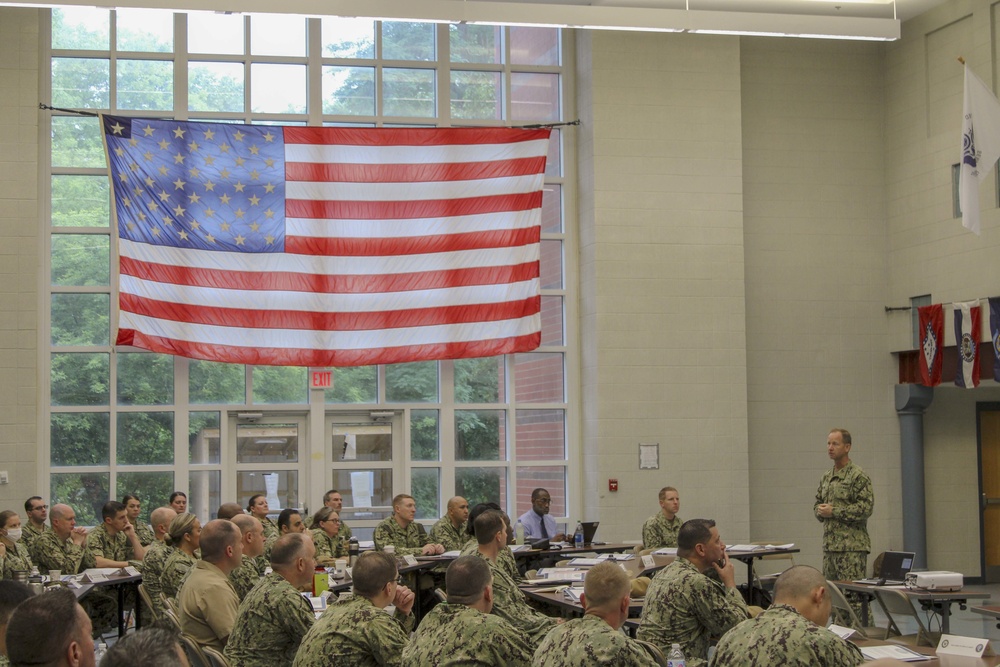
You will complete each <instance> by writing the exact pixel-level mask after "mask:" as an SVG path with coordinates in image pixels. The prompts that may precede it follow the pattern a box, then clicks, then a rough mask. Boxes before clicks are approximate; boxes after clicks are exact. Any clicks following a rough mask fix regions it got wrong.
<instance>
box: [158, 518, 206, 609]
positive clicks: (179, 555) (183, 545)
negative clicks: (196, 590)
mask: <svg viewBox="0 0 1000 667" xmlns="http://www.w3.org/2000/svg"><path fill="white" fill-rule="evenodd" d="M167 542H168V543H169V544H170V546H172V547H174V548H175V549H176V551H174V553H172V554H170V558H168V559H167V564H166V565H164V566H163V574H162V575H160V591H161V592H162V594H163V595H165V596H166V597H168V598H176V597H177V591H178V590H180V587H181V583H183V582H184V579H185V578H186V577H187V575H188V572H190V571H191V568H192V567H194V565H195V563H197V562H198V559H197V558H196V557H195V555H194V554H195V552H196V551H197V550H198V547H199V545H200V542H201V522H200V521H198V517H196V516H195V515H194V514H180V515H178V516H177V518H176V519H174V520H173V521H171V522H170V528H169V529H168V530H167Z"/></svg>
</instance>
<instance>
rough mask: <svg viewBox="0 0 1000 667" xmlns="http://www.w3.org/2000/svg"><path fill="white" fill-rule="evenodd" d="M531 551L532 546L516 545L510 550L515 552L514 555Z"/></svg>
mask: <svg viewBox="0 0 1000 667" xmlns="http://www.w3.org/2000/svg"><path fill="white" fill-rule="evenodd" d="M530 549H531V545H530V544H515V545H513V546H511V548H510V550H511V551H513V552H514V553H517V552H519V551H528V550H530Z"/></svg>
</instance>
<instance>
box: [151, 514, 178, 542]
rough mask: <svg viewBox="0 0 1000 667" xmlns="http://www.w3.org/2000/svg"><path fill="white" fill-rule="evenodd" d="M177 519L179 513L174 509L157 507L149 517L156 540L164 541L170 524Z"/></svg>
mask: <svg viewBox="0 0 1000 667" xmlns="http://www.w3.org/2000/svg"><path fill="white" fill-rule="evenodd" d="M176 518H177V512H175V511H174V509H173V508H172V507H157V508H156V509H155V510H153V511H152V513H151V514H150V515H149V523H150V524H152V526H153V532H154V533H156V539H158V540H161V541H162V540H163V537H164V535H166V534H167V530H168V529H169V528H170V522H171V521H173V520H174V519H176Z"/></svg>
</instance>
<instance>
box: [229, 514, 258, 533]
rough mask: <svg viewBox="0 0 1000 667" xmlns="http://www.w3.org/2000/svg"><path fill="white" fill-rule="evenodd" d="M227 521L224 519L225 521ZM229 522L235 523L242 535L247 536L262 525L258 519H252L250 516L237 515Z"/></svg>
mask: <svg viewBox="0 0 1000 667" xmlns="http://www.w3.org/2000/svg"><path fill="white" fill-rule="evenodd" d="M225 520H226V519H223V521H225ZM229 521H232V522H233V525H234V526H236V527H237V528H239V529H240V535H242V536H244V537H245V536H246V535H247V534H248V533H250V532H252V531H253V529H254V527H255V526H257V525H258V524H260V521H258V520H257V518H256V517H252V516H250V515H249V514H237V515H236V516H234V517H233V518H232V519H229Z"/></svg>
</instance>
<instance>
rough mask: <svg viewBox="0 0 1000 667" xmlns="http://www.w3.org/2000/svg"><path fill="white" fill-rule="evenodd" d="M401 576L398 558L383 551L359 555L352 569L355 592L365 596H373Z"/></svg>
mask: <svg viewBox="0 0 1000 667" xmlns="http://www.w3.org/2000/svg"><path fill="white" fill-rule="evenodd" d="M397 576H399V572H398V570H397V569H396V559H395V558H394V557H393V556H390V555H389V554H387V553H385V552H382V551H366V552H364V553H363V554H361V555H360V556H359V557H358V560H357V561H356V562H355V563H354V567H353V568H352V569H351V579H352V580H353V581H354V592H355V593H357V594H358V595H360V596H361V597H365V598H369V599H371V598H373V597H375V596H376V595H378V594H379V591H381V590H382V588H383V587H384V586H385V585H386V584H387V583H389V582H390V581H393V580H395V579H396V577H397Z"/></svg>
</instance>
